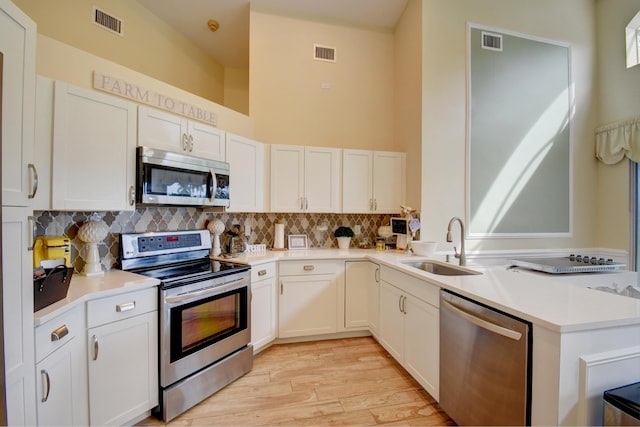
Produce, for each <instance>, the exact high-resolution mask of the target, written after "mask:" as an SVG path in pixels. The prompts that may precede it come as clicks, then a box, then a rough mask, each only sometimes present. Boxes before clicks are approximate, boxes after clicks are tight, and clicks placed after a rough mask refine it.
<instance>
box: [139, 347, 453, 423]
mask: <svg viewBox="0 0 640 427" xmlns="http://www.w3.org/2000/svg"><path fill="white" fill-rule="evenodd" d="M138 425H147V426H157V425H163V423H162V421H159V420H157V419H155V418H148V419H146V420H144V421H142V422H141V423H139V424H138ZM169 425H177V426H178V425H184V426H203V425H207V426H280V425H281V426H312V425H315V426H364V425H405V426H435V425H453V422H452V421H451V420H450V419H449V417H447V415H446V414H445V413H444V412H442V410H441V409H440V407H439V406H438V404H437V403H436V402H435V401H434V400H433V398H432V397H431V396H430V395H429V394H427V393H426V392H425V391H424V389H422V387H420V385H419V384H418V383H417V382H416V381H415V380H414V379H413V378H411V376H409V374H408V373H407V372H406V371H405V370H404V369H403V368H402V367H401V366H400V365H398V363H396V361H395V360H394V359H393V358H392V357H391V356H390V355H389V354H388V353H387V352H386V351H385V350H384V349H383V348H382V347H381V346H380V345H379V344H378V343H377V342H376V341H375V340H374V339H373V338H371V337H361V338H347V339H340V340H329V341H314V342H306V343H295V344H279V345H274V346H272V347H270V348H268V349H266V350H264V351H263V352H261V353H260V354H258V355H257V356H256V358H255V361H254V367H253V370H252V371H251V372H249V373H248V374H247V375H245V376H244V377H242V378H240V379H238V380H237V381H235V382H234V383H232V384H230V385H229V386H227V387H225V388H224V389H222V390H220V391H219V392H218V393H216V394H214V395H213V396H211V397H209V398H208V399H206V400H205V401H203V402H202V403H200V404H199V405H197V406H195V407H193V408H191V409H190V410H188V411H187V412H185V413H183V414H182V415H180V416H179V417H177V418H176V419H174V420H173V421H172V422H171V423H169Z"/></svg>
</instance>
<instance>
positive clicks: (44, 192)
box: [31, 75, 54, 211]
mask: <svg viewBox="0 0 640 427" xmlns="http://www.w3.org/2000/svg"><path fill="white" fill-rule="evenodd" d="M53 86H54V81H53V80H52V79H50V78H48V77H44V76H40V75H39V76H37V78H36V118H35V138H34V143H33V146H34V149H33V164H34V165H35V168H36V171H37V173H38V191H36V194H35V196H34V198H33V199H32V200H31V207H32V208H33V210H34V211H48V210H51V162H52V150H53Z"/></svg>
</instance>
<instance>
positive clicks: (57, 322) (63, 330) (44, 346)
mask: <svg viewBox="0 0 640 427" xmlns="http://www.w3.org/2000/svg"><path fill="white" fill-rule="evenodd" d="M78 333H84V321H83V319H82V307H74V308H73V309H71V310H69V311H67V312H65V313H62V314H61V315H59V316H58V317H56V318H54V319H51V320H49V321H48V322H46V323H44V324H42V325H40V326H38V327H37V328H36V329H35V338H36V362H40V361H41V360H42V359H44V358H45V357H47V356H48V355H49V354H51V353H52V352H53V351H54V350H56V349H58V348H60V347H62V346H63V345H65V344H66V343H67V342H69V341H71V339H72V338H73V337H75V336H76V335H78Z"/></svg>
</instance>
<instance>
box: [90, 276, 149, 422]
mask: <svg viewBox="0 0 640 427" xmlns="http://www.w3.org/2000/svg"><path fill="white" fill-rule="evenodd" d="M87 323H88V330H87V349H88V366H89V368H88V371H89V408H90V411H89V416H90V424H91V425H122V424H125V423H127V422H129V421H131V420H132V419H134V418H136V417H138V416H140V415H141V414H144V413H145V411H148V410H150V409H152V408H153V407H155V406H157V404H158V326H157V324H158V320H157V289H155V288H153V289H145V290H142V291H135V292H129V293H126V294H120V295H116V296H113V297H107V298H102V299H97V300H93V301H89V302H88V303H87Z"/></svg>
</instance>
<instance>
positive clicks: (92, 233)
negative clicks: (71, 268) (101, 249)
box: [78, 213, 109, 276]
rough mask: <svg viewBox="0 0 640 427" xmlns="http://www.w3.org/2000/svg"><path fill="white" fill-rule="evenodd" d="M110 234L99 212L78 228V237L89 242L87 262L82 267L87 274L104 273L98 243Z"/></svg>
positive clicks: (96, 274)
mask: <svg viewBox="0 0 640 427" xmlns="http://www.w3.org/2000/svg"><path fill="white" fill-rule="evenodd" d="M107 234H109V227H108V226H107V224H105V223H104V222H102V218H101V217H100V215H98V214H97V213H94V214H93V215H91V217H89V220H88V221H86V222H85V223H84V224H82V226H81V227H80V229H79V230H78V238H79V239H80V240H82V241H83V242H85V243H86V244H87V255H86V263H85V265H84V268H83V269H82V273H81V274H83V275H85V276H101V275H103V274H104V271H103V270H102V265H101V264H100V255H99V253H98V243H100V242H102V241H103V240H104V239H105V237H107Z"/></svg>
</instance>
